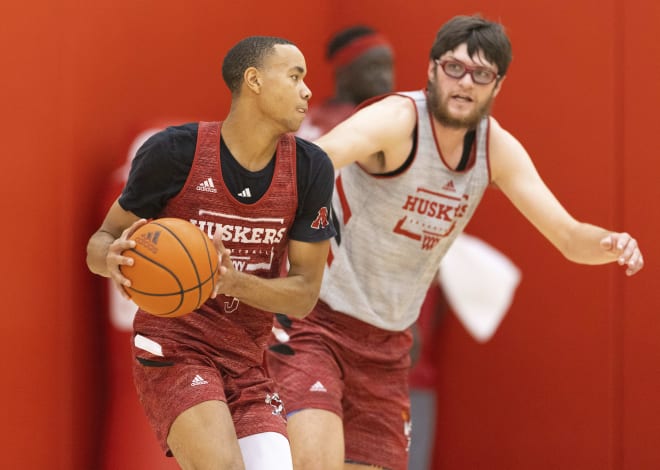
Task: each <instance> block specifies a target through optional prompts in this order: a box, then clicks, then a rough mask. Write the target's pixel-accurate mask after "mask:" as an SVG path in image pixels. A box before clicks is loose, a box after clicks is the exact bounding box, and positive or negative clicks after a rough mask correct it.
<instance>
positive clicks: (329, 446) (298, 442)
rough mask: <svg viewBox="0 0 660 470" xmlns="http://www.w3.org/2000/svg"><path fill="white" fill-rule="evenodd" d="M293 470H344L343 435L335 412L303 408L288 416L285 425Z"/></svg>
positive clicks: (339, 420) (339, 419) (340, 423)
mask: <svg viewBox="0 0 660 470" xmlns="http://www.w3.org/2000/svg"><path fill="white" fill-rule="evenodd" d="M287 431H288V433H289V440H290V442H291V453H292V455H293V463H294V468H295V469H296V470H341V469H343V468H344V434H343V429H342V422H341V418H339V416H337V415H336V414H335V413H332V412H329V411H325V410H319V409H311V408H310V409H305V410H302V411H298V412H296V413H294V414H293V415H292V416H290V417H289V423H288V426H287Z"/></svg>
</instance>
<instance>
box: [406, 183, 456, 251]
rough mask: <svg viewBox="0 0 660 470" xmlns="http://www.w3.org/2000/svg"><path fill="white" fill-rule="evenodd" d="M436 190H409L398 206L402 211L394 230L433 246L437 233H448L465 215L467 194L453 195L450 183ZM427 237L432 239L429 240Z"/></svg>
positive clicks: (453, 190) (437, 236)
mask: <svg viewBox="0 0 660 470" xmlns="http://www.w3.org/2000/svg"><path fill="white" fill-rule="evenodd" d="M442 189H443V190H445V189H448V190H449V191H447V192H445V191H442V192H438V191H431V190H428V189H425V188H417V191H416V192H415V194H409V195H408V196H407V198H406V201H405V203H404V204H403V206H402V207H401V210H402V211H403V212H404V215H403V216H402V217H401V218H400V219H399V220H398V222H397V224H396V226H395V227H394V233H397V234H399V235H403V236H404V237H408V238H411V239H413V240H422V241H423V242H424V243H423V246H422V248H423V249H430V248H432V247H433V246H434V245H435V244H436V243H437V241H438V239H439V238H440V237H446V236H448V235H449V234H450V233H451V232H452V231H453V229H454V226H455V225H456V220H457V219H459V218H461V217H463V215H465V211H466V209H467V207H468V205H467V199H468V198H469V196H468V195H467V194H463V195H462V196H461V195H456V194H451V192H454V193H455V189H454V187H453V184H452V185H451V189H450V187H449V184H448V185H446V186H445V187H444V188H442ZM429 240H433V241H434V242H433V243H430V242H429Z"/></svg>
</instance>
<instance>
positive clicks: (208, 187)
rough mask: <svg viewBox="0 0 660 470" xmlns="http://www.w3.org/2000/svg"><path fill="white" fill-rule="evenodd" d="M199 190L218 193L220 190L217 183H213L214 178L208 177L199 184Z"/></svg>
mask: <svg viewBox="0 0 660 470" xmlns="http://www.w3.org/2000/svg"><path fill="white" fill-rule="evenodd" d="M195 189H197V191H205V192H207V193H217V192H218V190H217V189H215V185H214V184H213V178H207V179H205V180H204V181H202V182H201V183H200V184H198V185H197V188H195Z"/></svg>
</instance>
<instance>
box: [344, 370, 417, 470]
mask: <svg viewBox="0 0 660 470" xmlns="http://www.w3.org/2000/svg"><path fill="white" fill-rule="evenodd" d="M408 374H409V368H408V367H404V366H403V365H402V363H397V362H396V361H393V362H391V363H388V364H382V363H362V364H356V365H355V366H354V367H353V368H351V369H350V370H347V371H346V377H347V379H346V383H345V387H346V388H345V393H344V438H345V441H346V446H345V448H346V462H347V463H352V464H361V465H366V466H369V465H371V466H374V467H383V468H387V469H392V470H401V469H406V468H407V464H408V449H409V446H410V437H411V428H412V425H411V419H410V399H409V397H408V382H407V380H408Z"/></svg>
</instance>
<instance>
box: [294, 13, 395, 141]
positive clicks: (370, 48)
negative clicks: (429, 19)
mask: <svg viewBox="0 0 660 470" xmlns="http://www.w3.org/2000/svg"><path fill="white" fill-rule="evenodd" d="M325 57H326V59H327V60H328V62H329V63H330V64H331V65H332V69H333V74H334V84H335V94H334V96H333V97H332V98H330V99H328V100H326V101H325V102H323V103H321V104H320V105H318V106H311V107H310V108H309V113H307V117H306V118H305V120H304V121H303V123H302V125H301V126H300V129H299V130H298V133H297V135H298V136H300V137H302V138H304V139H308V140H314V139H316V138H318V137H320V136H321V135H323V134H325V133H326V132H328V131H329V130H330V129H332V128H333V127H335V126H336V125H337V124H339V123H340V122H341V121H343V120H344V119H346V118H347V117H348V116H350V115H351V113H352V112H353V111H354V110H355V107H356V106H357V105H359V104H360V103H362V102H363V101H365V100H367V99H369V98H373V97H374V96H378V95H382V94H385V93H390V92H391V91H392V90H393V86H394V52H393V50H392V46H391V45H390V43H389V41H388V40H387V39H386V38H385V37H384V36H383V35H382V34H380V33H378V32H377V31H375V30H374V29H373V28H370V27H368V26H362V25H356V26H350V27H348V28H344V29H342V30H341V31H339V32H337V33H335V34H334V35H333V37H332V38H331V39H330V41H328V44H327V46H326V53H325Z"/></svg>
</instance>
